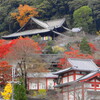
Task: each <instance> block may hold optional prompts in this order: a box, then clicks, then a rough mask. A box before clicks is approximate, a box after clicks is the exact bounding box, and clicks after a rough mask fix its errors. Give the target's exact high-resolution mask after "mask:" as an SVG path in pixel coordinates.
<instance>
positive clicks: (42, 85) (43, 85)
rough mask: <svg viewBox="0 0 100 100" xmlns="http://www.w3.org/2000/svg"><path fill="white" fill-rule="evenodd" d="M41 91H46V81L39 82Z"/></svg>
mask: <svg viewBox="0 0 100 100" xmlns="http://www.w3.org/2000/svg"><path fill="white" fill-rule="evenodd" d="M39 89H46V79H41V80H39Z"/></svg>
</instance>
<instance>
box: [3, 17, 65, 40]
mask: <svg viewBox="0 0 100 100" xmlns="http://www.w3.org/2000/svg"><path fill="white" fill-rule="evenodd" d="M66 27H67V25H66V19H65V18H61V19H56V20H50V21H41V20H39V19H36V18H33V17H31V18H30V19H29V20H28V22H27V23H26V24H25V25H24V26H23V27H21V28H20V29H19V30H18V31H17V32H15V33H12V34H10V35H6V36H2V38H3V39H15V38H18V37H20V36H22V37H27V36H28V37H31V36H33V35H37V34H39V35H40V36H41V37H46V36H48V37H51V38H52V39H54V38H55V37H56V36H59V35H61V36H65V35H64V34H63V32H64V31H66V29H67V28H66Z"/></svg>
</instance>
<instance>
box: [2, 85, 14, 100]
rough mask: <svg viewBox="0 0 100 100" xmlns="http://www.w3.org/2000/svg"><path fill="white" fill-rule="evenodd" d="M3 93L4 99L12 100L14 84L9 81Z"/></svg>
mask: <svg viewBox="0 0 100 100" xmlns="http://www.w3.org/2000/svg"><path fill="white" fill-rule="evenodd" d="M1 95H2V96H3V99H4V100H10V98H11V95H12V85H11V83H8V84H7V85H6V86H5V88H4V92H1Z"/></svg>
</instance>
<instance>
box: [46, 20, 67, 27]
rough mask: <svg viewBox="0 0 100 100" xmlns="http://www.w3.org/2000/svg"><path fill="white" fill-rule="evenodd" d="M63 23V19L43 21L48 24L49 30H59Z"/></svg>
mask: <svg viewBox="0 0 100 100" xmlns="http://www.w3.org/2000/svg"><path fill="white" fill-rule="evenodd" d="M64 22H65V18H62V19H56V20H50V21H45V23H47V24H48V26H49V29H53V28H59V27H61V26H62V25H63V23H64Z"/></svg>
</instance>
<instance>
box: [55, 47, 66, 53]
mask: <svg viewBox="0 0 100 100" xmlns="http://www.w3.org/2000/svg"><path fill="white" fill-rule="evenodd" d="M53 51H56V52H59V51H60V52H64V51H65V48H64V47H60V46H54V47H53Z"/></svg>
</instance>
